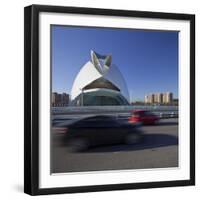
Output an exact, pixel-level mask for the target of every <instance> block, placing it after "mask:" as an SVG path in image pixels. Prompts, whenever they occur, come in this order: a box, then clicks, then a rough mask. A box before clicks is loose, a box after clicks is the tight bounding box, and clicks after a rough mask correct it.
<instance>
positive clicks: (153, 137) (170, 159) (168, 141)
mask: <svg viewBox="0 0 200 200" xmlns="http://www.w3.org/2000/svg"><path fill="white" fill-rule="evenodd" d="M142 129H143V131H144V133H145V137H144V141H143V142H142V143H141V144H137V145H124V144H121V145H113V146H104V147H96V148H92V149H89V150H87V151H85V152H76V153H72V152H69V151H67V148H66V147H65V146H62V145H60V143H57V142H56V140H55V141H53V142H52V148H51V155H52V157H51V167H52V169H51V171H52V173H64V172H83V171H98V170H120V169H146V168H166V167H177V166H178V119H162V120H161V121H160V123H159V124H158V125H155V126H143V127H142Z"/></svg>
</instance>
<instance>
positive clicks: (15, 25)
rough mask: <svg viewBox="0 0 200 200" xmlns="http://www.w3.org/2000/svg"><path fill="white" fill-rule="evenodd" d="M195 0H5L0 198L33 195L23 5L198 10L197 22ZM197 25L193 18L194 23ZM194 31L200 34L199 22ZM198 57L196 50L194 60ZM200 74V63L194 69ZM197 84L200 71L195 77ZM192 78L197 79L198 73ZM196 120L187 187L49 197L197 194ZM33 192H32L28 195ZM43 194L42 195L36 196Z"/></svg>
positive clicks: (0, 37)
mask: <svg viewBox="0 0 200 200" xmlns="http://www.w3.org/2000/svg"><path fill="white" fill-rule="evenodd" d="M198 2H199V1H198V0H180V1H178V0H166V1H161V0H151V1H149V0H139V1H133V0H123V1H116V0H110V1H109V0H99V1H97V0H84V1H81V0H79V1H78V0H71V1H69V0H51V1H45V0H35V1H30V0H26V1H25V0H24V1H23V0H17V1H14V0H5V1H1V11H0V15H1V17H0V24H1V31H0V55H1V57H0V63H1V65H0V69H1V73H0V81H1V84H0V91H1V98H0V106H1V110H0V118H1V119H0V124H1V126H0V130H1V133H0V136H1V138H0V148H1V149H0V159H1V160H0V191H1V192H0V196H1V197H0V198H1V199H20V200H24V199H31V197H30V196H28V195H25V194H23V7H24V6H27V5H30V4H33V3H34V4H52V5H65V6H83V7H99V8H113V9H114V8H115V9H130V10H146V11H161V12H162V11H163V12H178V13H181V12H182V13H192V14H196V21H197V22H199V18H200V6H199V5H198ZM196 25H197V23H196ZM196 35H197V36H198V35H200V28H199V26H197V27H196ZM197 44H199V37H197V38H196V50H197V52H196V55H199V54H200V51H199V50H200V49H199V48H200V47H199V46H198V45H197ZM198 64H199V57H198V56H196V66H198ZM196 74H198V75H200V69H199V68H197V69H196ZM197 78H198V79H199V80H197V85H200V77H197ZM197 78H196V79H197ZM196 91H197V93H196V96H197V98H196V102H200V88H199V86H198V88H197V89H196ZM196 110H197V111H199V113H198V114H197V120H196V121H197V122H198V121H199V120H200V104H199V103H198V104H196ZM199 124H200V123H198V125H197V127H196V128H197V131H196V132H197V134H196V136H197V137H196V141H197V144H198V145H197V148H196V152H197V155H196V158H197V160H196V161H197V165H196V166H197V167H196V169H197V174H196V177H197V178H196V180H197V181H196V182H197V185H196V186H195V187H194V186H190V187H176V188H162V189H146V190H129V191H115V192H100V193H88V194H71V195H57V196H54V195H51V196H49V197H48V198H49V199H54V198H56V199H66V198H68V199H79V200H82V199H87V200H90V199H96V200H97V199H111V198H115V199H154V200H156V199H162V200H165V199H176V198H177V199H182V200H184V199H197V195H199V194H200V173H199V172H200V135H199V134H200V133H199V131H200V125H199ZM32 198H33V197H32ZM36 198H37V199H45V198H46V196H40V197H36Z"/></svg>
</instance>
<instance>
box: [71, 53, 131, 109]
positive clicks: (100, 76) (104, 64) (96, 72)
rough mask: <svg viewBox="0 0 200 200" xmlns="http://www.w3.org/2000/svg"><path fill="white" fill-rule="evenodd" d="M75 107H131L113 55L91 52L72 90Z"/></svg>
mask: <svg viewBox="0 0 200 200" xmlns="http://www.w3.org/2000/svg"><path fill="white" fill-rule="evenodd" d="M71 104H72V105H74V106H105V105H109V106H111V105H129V93H128V89H127V86H126V83H125V80H124V78H123V76H122V74H121V72H120V71H119V69H118V67H117V66H116V65H114V64H112V56H111V55H106V56H104V55H100V54H97V53H96V52H94V51H91V60H90V61H88V62H87V63H86V64H85V65H84V66H83V67H82V68H81V70H80V71H79V73H78V74H77V76H76V78H75V80H74V83H73V86H72V90H71Z"/></svg>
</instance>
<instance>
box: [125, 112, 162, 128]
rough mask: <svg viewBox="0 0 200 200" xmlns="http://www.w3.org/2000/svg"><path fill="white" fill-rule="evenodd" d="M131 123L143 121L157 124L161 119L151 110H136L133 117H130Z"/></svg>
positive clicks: (143, 122)
mask: <svg viewBox="0 0 200 200" xmlns="http://www.w3.org/2000/svg"><path fill="white" fill-rule="evenodd" d="M128 120H129V122H130V123H138V122H141V123H142V124H145V125H147V124H148V125H150V124H156V123H157V122H158V121H159V117H158V116H156V115H155V114H153V113H152V112H150V111H146V110H134V111H133V112H132V115H131V117H129V119H128Z"/></svg>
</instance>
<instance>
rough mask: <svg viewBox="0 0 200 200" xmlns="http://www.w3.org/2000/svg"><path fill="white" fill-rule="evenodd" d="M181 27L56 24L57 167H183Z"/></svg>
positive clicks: (53, 152)
mask: <svg viewBox="0 0 200 200" xmlns="http://www.w3.org/2000/svg"><path fill="white" fill-rule="evenodd" d="M178 41H179V32H178V31H170V30H169V31H167V30H145V29H131V28H109V27H106V28H105V27H89V26H67V25H56V24H51V29H50V52H51V55H50V59H51V61H50V62H51V99H50V107H51V108H50V110H51V116H50V118H51V155H50V156H51V159H50V161H51V166H50V167H51V173H52V174H54V173H69V172H70V173H71V172H89V171H106V170H108V171H109V170H130V169H135V170H141V169H149V170H151V169H155V168H177V167H179V134H178V128H179V123H178V122H179V98H178V97H179V90H178V82H179V75H178V55H179V52H178V48H179V47H178V46H179V44H178Z"/></svg>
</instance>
